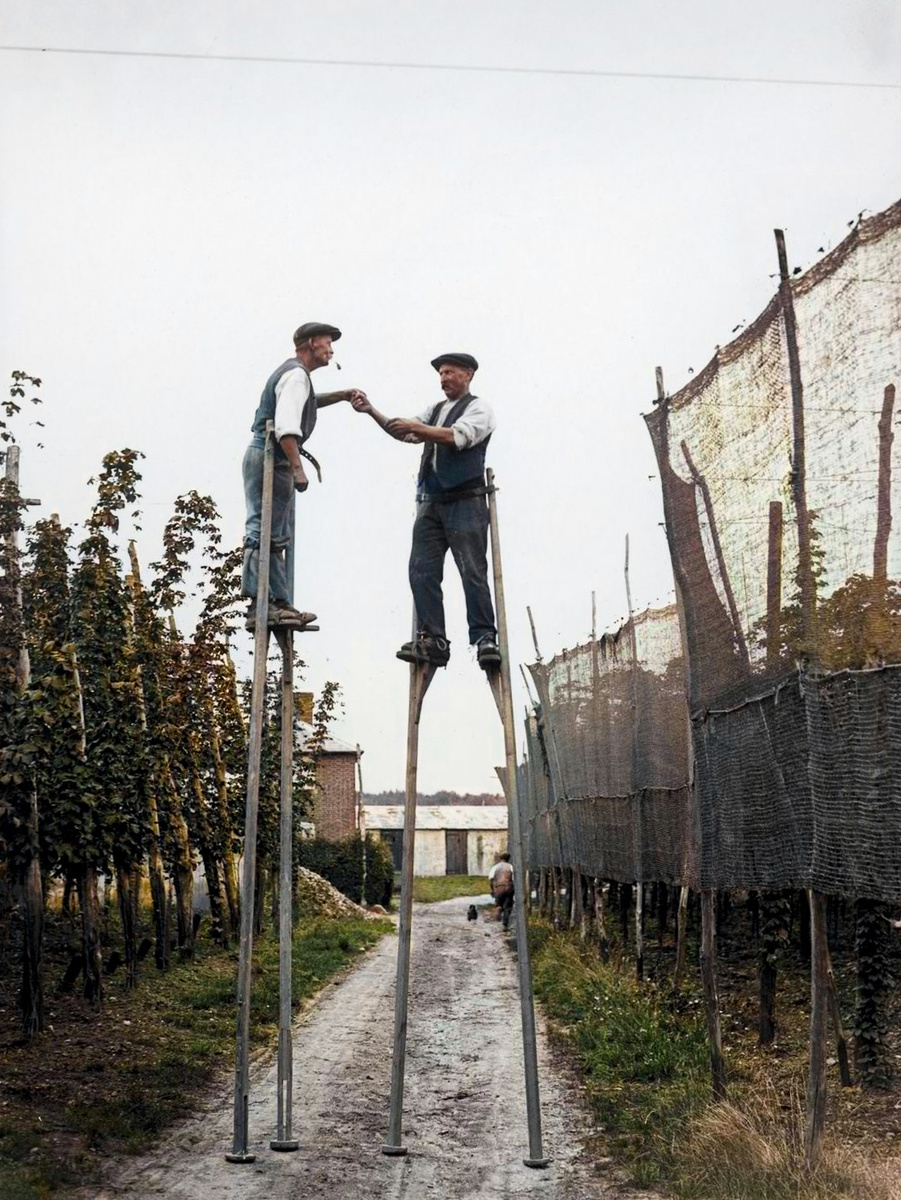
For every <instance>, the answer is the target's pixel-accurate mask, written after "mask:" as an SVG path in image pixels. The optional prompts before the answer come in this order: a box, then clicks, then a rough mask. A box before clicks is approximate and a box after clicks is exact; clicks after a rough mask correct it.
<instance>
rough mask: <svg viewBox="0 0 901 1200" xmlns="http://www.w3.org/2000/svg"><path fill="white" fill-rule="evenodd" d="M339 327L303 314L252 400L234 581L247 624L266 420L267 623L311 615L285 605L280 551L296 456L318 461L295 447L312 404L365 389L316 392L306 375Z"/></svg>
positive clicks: (300, 622) (295, 624) (298, 462)
mask: <svg viewBox="0 0 901 1200" xmlns="http://www.w3.org/2000/svg"><path fill="white" fill-rule="evenodd" d="M340 336H341V330H340V329H336V328H335V326H334V325H324V324H323V323H322V322H321V321H307V322H306V323H305V324H304V325H301V326H300V328H299V329H298V330H297V331H296V332H295V334H294V348H295V354H294V357H293V358H289V359H288V360H287V361H286V362H283V363H282V365H281V366H280V367H276V369H275V370H274V371H273V372H272V374H271V375H270V376H269V378H268V379H267V380H266V386H265V387H264V388H263V394H262V396H261V397H260V403H259V407H258V408H257V411H256V415H255V416H254V419H253V425H252V426H251V429H252V430H253V437H252V438H251V441H250V445H249V446H248V447H247V450H246V452H245V454H244V463H243V474H244V499H245V502H246V507H247V522H246V526H245V533H244V569H243V572H242V579H241V588H242V592H243V594H244V595H245V596H246V597H247V598H248V599H250V601H251V604H250V609H249V610H248V614H247V622H246V624H247V628H248V629H250V630H253V629H254V627H255V625H256V594H257V578H258V573H259V559H260V522H261V518H262V513H263V456H264V452H265V449H266V423H267V421H272V422H274V425H275V443H276V444H275V462H274V472H273V479H272V553H271V557H270V559H269V613H268V618H267V619H268V624H269V627H270V628H274V629H303V628H304V626H305V625H309V624H311V623H312V622H313V621H315V620H316V614H315V613H310V612H300V611H299V610H298V609H296V608H294V606H293V605H292V604H291V591H292V583H293V581H291V580H289V579H288V572H287V562H288V557H289V555H288V551H289V548H290V545H291V538H292V536H293V529H294V524H293V521H292V519H291V518H292V516H293V505H294V493H295V491H298V492H305V491H306V490H307V487H308V482H309V481H308V480H307V476H306V472H305V471H304V468H303V459H304V458H306V459H308V460H309V461H310V462H311V463H312V464H313V465H314V467H315V468H316V472H317V474H318V473H319V464H318V463H317V462H316V460H315V459H314V458H313V456H312V455H311V454H309V453H308V452H307V451H306V450H304V449H303V445H304V443H305V442H306V441H307V440H308V439H309V437H310V435H311V434H312V432H313V429H314V427H315V425H316V416H317V414H318V411H319V409H320V408H326V407H327V406H328V405H330V404H337V403H338V402H339V401H341V400H347V401H349V402H353V401H354V400H357V401H359V400H365V399H366V394H365V392H360V391H357V390H355V389H350V390H348V391H343V392H329V393H328V394H326V395H322V396H317V395H316V393H315V392H314V390H313V381H312V379H311V378H310V376H311V374H312V372H313V371H318V370H319V368H320V367H325V366H328V364H329V362H330V361H331V359H332V355H333V354H334V350H333V349H332V342H337V340H338V338H339V337H340Z"/></svg>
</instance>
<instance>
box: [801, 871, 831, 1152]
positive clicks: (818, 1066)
mask: <svg viewBox="0 0 901 1200" xmlns="http://www.w3.org/2000/svg"><path fill="white" fill-rule="evenodd" d="M807 899H808V902H809V904H810V1069H809V1072H808V1076H807V1130H806V1136H805V1139H804V1153H805V1161H806V1163H807V1167H808V1169H809V1170H813V1168H814V1167H815V1166H816V1165H817V1163H818V1162H819V1159H820V1154H821V1152H822V1148H823V1130H824V1128H825V1125H826V1012H827V1009H828V1005H829V985H828V973H829V948H828V946H827V943H826V901H825V897H823V896H822V895H821V894H820V893H819V892H815V891H813V889H810V890H808V893H807Z"/></svg>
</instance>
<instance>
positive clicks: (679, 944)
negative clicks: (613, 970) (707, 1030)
mask: <svg viewBox="0 0 901 1200" xmlns="http://www.w3.org/2000/svg"><path fill="white" fill-rule="evenodd" d="M654 374H655V382H656V384H657V403H658V404H661V405H663V406H664V407H663V414H662V415H663V417H664V420H665V419H666V417H667V410H666V403H667V399H666V388H665V387H664V382H663V368H662V367H657V368H656V369H655V372H654ZM663 506H664V516H665V517H666V520H667V523H668V522H669V519H670V517H669V505H668V503H667V499H666V491H665V489H664V498H663ZM670 534H671V530H670V529H669V525H668V524H667V538H668V539H669V538H670ZM674 545H675V543H674V542H672V541H671V542H670V550H671V552H672V551H673V548H674ZM681 578H682V573H681V572H680V570H679V569H678V563H677V561H676V559H675V556H673V586H674V588H675V592H676V611H677V612H678V614H679V636H680V639H681V642H682V661H683V662H684V664H685V738H686V746H685V756H686V766H687V769H688V770H687V774H688V788H689V795H690V796H691V797H692V799H694V777H695V768H694V737H693V728H692V721H691V695H692V687H691V662H690V660H689V657H688V628H687V625H686V621H685V598H684V596H683V593H682V584H681ZM694 813H695V809H694V806H693V815H694ZM696 824H697V823H696V822H695V821H693V831H694V828H695V827H696ZM692 842H694V845H695V846H697V844H698V843H699V839H698V838H697V837H696V836H695V835H694V832H693V837H692V839H691V840H690V841H689V843H688V845H687V846H686V857H685V858H683V861H682V886H681V888H680V890H679V909H678V915H677V917H676V963H675V966H674V968H673V990H674V991H677V990H678V989H679V987H680V986H681V984H682V977H683V976H684V974H685V962H686V958H687V955H688V899H689V894H690V892H689V886H688V883H687V880H688V879H691V878H693V875H694V871H695V870H696V866H697V864H696V863H695V862H694V861H693V859H691V860H690V859H689V857H688V855H689V854H690V853H691V851H690V849H689V847H691V846H692Z"/></svg>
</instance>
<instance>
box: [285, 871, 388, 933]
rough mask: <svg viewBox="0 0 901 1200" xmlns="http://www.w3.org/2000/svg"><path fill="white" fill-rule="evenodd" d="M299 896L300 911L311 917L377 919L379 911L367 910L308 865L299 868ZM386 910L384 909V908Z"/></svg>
mask: <svg viewBox="0 0 901 1200" xmlns="http://www.w3.org/2000/svg"><path fill="white" fill-rule="evenodd" d="M297 873H298V879H297V898H298V902H299V906H300V911H301V912H302V913H303V914H304V915H305V916H309V917H365V918H366V919H367V920H376V919H377V917H378V913H371V912H367V911H366V909H365V908H361V907H360V905H359V904H354V902H353V900H348V898H347V897H346V896H345V895H344V894H343V893H342V892H339V891H338V889H337V888H335V887H332V885H331V884H330V883H329V881H328V880H327V879H323V878H322V876H321V875H317V874H316V873H315V871H309V870H307V868H306V867H298V869H297ZM383 911H384V910H383Z"/></svg>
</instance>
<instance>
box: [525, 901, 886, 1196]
mask: <svg viewBox="0 0 901 1200" xmlns="http://www.w3.org/2000/svg"><path fill="white" fill-rule="evenodd" d="M531 926H532V939H533V968H534V981H535V994H536V996H537V997H538V999H539V1000H540V1002H541V1004H542V1006H543V1007H544V1010H545V1012H546V1013H547V1015H548V1017H549V1019H550V1024H551V1030H552V1033H553V1034H554V1035H555V1036H556V1037H557V1038H558V1039H560V1040H561V1041H562V1043H563V1044H564V1045H565V1046H566V1048H567V1049H568V1050H570V1051H571V1052H572V1053H573V1055H574V1057H575V1059H576V1060H577V1062H578V1065H579V1067H580V1068H581V1072H582V1074H583V1076H584V1079H585V1082H586V1086H587V1090H588V1095H589V1099H590V1102H591V1105H592V1107H593V1109H594V1112H595V1114H596V1116H597V1118H598V1126H599V1127H598V1133H599V1136H600V1140H602V1142H603V1146H604V1151H605V1152H607V1153H611V1154H613V1155H614V1156H615V1157H616V1158H617V1159H618V1160H619V1161H620V1163H621V1165H622V1166H623V1167H625V1168H626V1169H627V1170H628V1171H629V1173H630V1175H631V1176H632V1177H633V1179H634V1181H635V1182H636V1183H637V1184H640V1185H644V1186H656V1187H662V1188H665V1189H667V1190H668V1191H670V1192H671V1193H673V1194H674V1195H677V1196H681V1197H685V1198H686V1200H688V1198H690V1200H863V1197H866V1200H898V1198H899V1197H901V1177H899V1175H898V1174H897V1173H896V1172H895V1170H894V1168H893V1167H892V1166H891V1165H889V1164H887V1163H886V1162H883V1161H880V1160H876V1159H867V1158H866V1157H865V1156H864V1155H863V1154H861V1153H858V1152H857V1150H855V1149H854V1148H853V1147H851V1146H849V1145H848V1144H847V1142H844V1143H842V1142H839V1141H838V1140H837V1139H834V1138H827V1143H826V1147H825V1150H824V1153H823V1157H822V1161H821V1163H820V1165H819V1168H818V1170H817V1171H816V1172H815V1173H814V1174H812V1175H811V1174H808V1173H806V1172H805V1171H804V1168H803V1131H804V1124H803V1113H802V1106H801V1103H800V1101H799V1087H798V1085H797V1084H796V1086H795V1087H794V1089H793V1090H792V1091H791V1092H790V1093H789V1095H788V1096H786V1093H785V1091H784V1090H780V1091H779V1092H777V1091H776V1089H775V1088H774V1087H773V1086H772V1085H768V1084H767V1083H766V1081H765V1079H763V1078H762V1077H760V1076H757V1075H755V1074H754V1073H752V1072H751V1071H749V1070H748V1069H747V1068H742V1069H739V1070H737V1071H734V1072H733V1078H732V1079H730V1101H731V1103H729V1104H719V1105H714V1104H712V1103H710V1088H709V1074H708V1060H707V1045H706V1037H705V1031H704V1027H703V1022H702V1020H701V1017H700V1015H699V1014H698V1007H699V1006H698V1005H697V1002H696V998H694V997H691V996H688V997H684V998H683V1000H682V1002H681V1004H680V1008H681V1011H679V1012H676V1011H674V1009H673V1006H672V1001H671V995H670V993H669V991H668V990H666V991H663V990H660V989H658V988H656V987H655V986H654V985H653V984H652V983H649V982H645V983H644V984H643V985H642V986H641V987H639V985H638V984H637V983H636V981H635V980H634V978H633V977H632V975H631V974H626V973H624V972H623V971H621V970H620V969H619V968H618V967H617V966H614V965H613V964H609V965H605V964H603V963H601V962H600V960H599V959H598V957H597V954H596V952H595V951H594V950H592V949H590V948H586V946H585V945H584V944H583V943H582V942H581V941H580V940H579V938H578V936H577V935H575V934H571V933H557V932H554V931H553V930H552V929H551V927H550V926H549V925H548V924H547V923H546V922H544V921H542V920H541V919H538V918H535V919H533V920H532V921H531Z"/></svg>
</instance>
